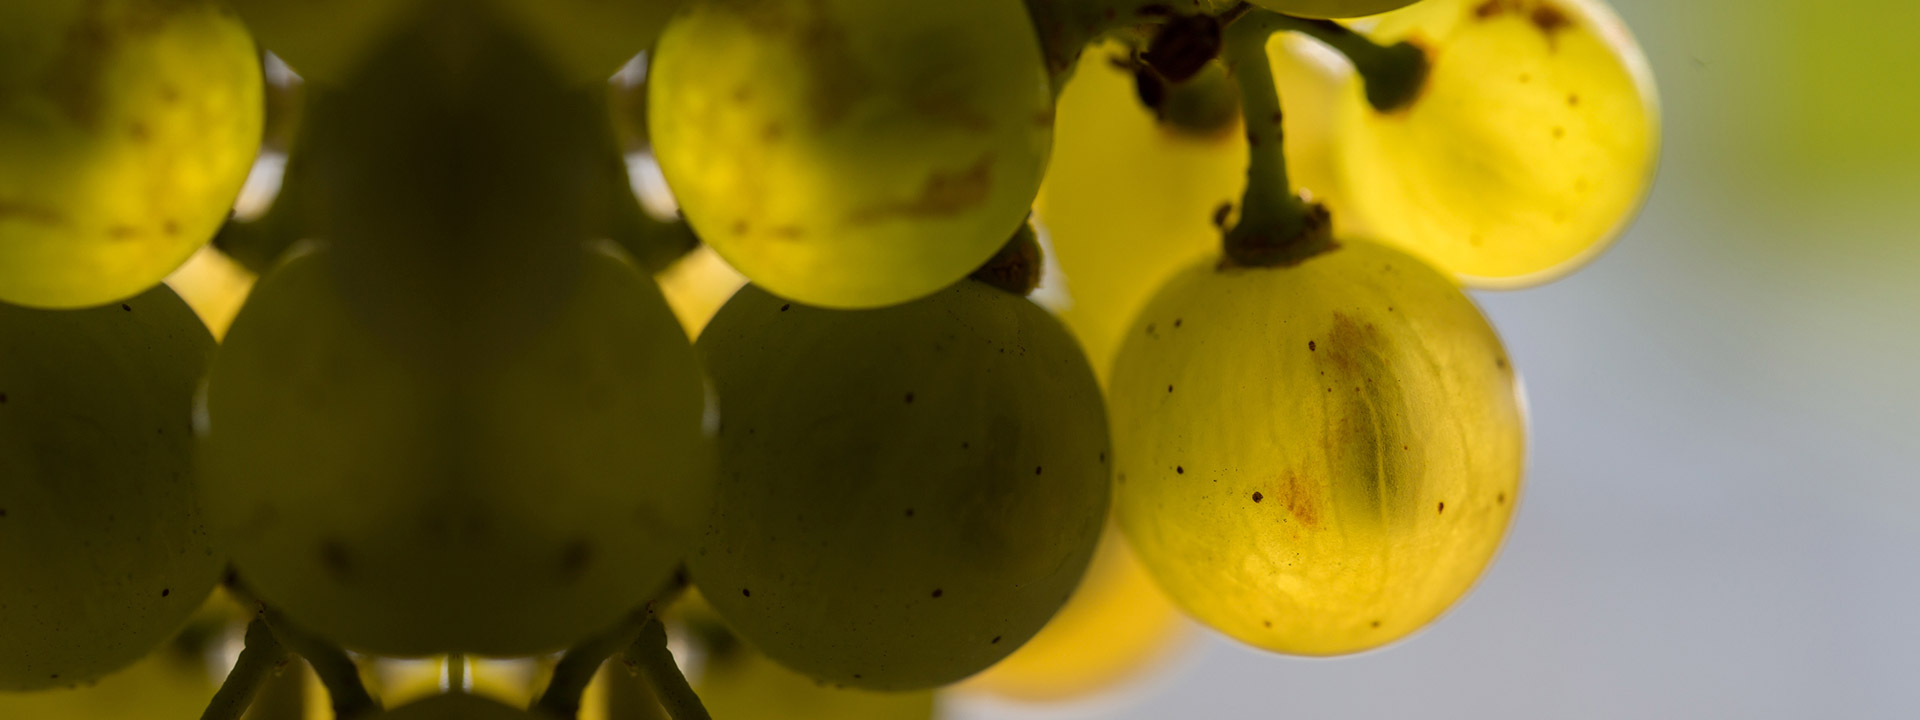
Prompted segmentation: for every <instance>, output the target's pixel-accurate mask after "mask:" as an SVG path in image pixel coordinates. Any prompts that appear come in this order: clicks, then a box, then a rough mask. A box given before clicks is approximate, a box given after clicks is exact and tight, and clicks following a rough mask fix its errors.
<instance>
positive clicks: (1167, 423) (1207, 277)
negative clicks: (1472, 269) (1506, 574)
mask: <svg viewBox="0 0 1920 720" xmlns="http://www.w3.org/2000/svg"><path fill="white" fill-rule="evenodd" d="M1112 401H1113V419H1114V449H1115V452H1117V453H1118V457H1119V463H1118V464H1117V466H1116V468H1115V469H1116V470H1117V472H1118V475H1117V484H1116V486H1115V488H1116V489H1115V498H1116V499H1115V505H1116V506H1117V507H1118V511H1119V512H1118V514H1119V519H1120V525H1121V529H1122V530H1124V531H1125V532H1126V534H1127V539H1128V540H1129V541H1131V542H1132V544H1133V547H1134V550H1135V551H1137V552H1138V553H1139V556H1140V559H1141V561H1142V562H1144V563H1145V564H1146V566H1147V568H1148V569H1149V570H1151V571H1152V572H1153V574H1154V577H1155V578H1156V579H1158V580H1159V581H1160V585H1161V587H1163V588H1165V589H1166V590H1167V592H1168V593H1169V594H1171V595H1172V596H1173V598H1174V600H1175V601H1176V602H1178V603H1179V604H1180V605H1181V606H1182V607H1184V608H1185V609H1186V610H1187V612H1188V613H1189V614H1191V615H1193V616H1194V617H1196V618H1198V619H1199V620H1201V621H1202V622H1205V623H1207V624H1208V625H1211V626H1213V627H1214V628H1215V629H1218V630H1220V631H1221V632H1223V633H1226V634H1227V635H1229V636H1231V637H1233V638H1235V639H1238V640H1240V641H1242V642H1246V643H1249V644H1252V645H1255V646H1258V647H1262V648H1266V649H1269V650H1275V651H1279V652H1287V653H1297V654H1303V655H1336V654H1341V653H1350V652H1357V651H1360V650H1366V649H1368V648H1372V647H1376V646H1379V645H1381V644H1384V643H1387V642H1391V641H1393V640H1395V639H1397V638H1400V637H1403V636H1405V635H1407V634H1408V633H1411V632H1413V631H1414V630H1416V629H1418V628H1420V627H1421V626H1423V625H1425V624H1426V623H1427V622H1429V621H1431V620H1433V619H1434V618H1435V617H1436V616H1438V615H1439V614H1440V613H1441V612H1442V611H1444V610H1446V609H1447V607H1448V606H1450V605H1452V604H1453V603H1454V601H1456V600H1457V599H1458V598H1459V597H1460V596H1461V595H1462V594H1464V593H1465V592H1466V590H1467V588H1468V587H1469V586H1470V585H1471V584H1472V583H1473V581H1474V579H1475V578H1477V577H1478V576H1479V575H1480V572H1481V570H1482V569H1484V568H1485V567H1486V566H1487V564H1488V562H1489V561H1490V560H1491V559H1492V557H1493V553H1494V551H1495V549H1496V548H1498V546H1499V544H1500V540H1501V538H1502V536H1503V535H1504V534H1505V533H1506V528H1507V523H1508V521H1509V519H1510V518H1511V517H1512V514H1513V508H1514V504H1515V502H1517V501H1518V500H1519V492H1520V476H1521V470H1522V465H1523V463H1524V455H1525V434H1526V433H1525V421H1524V419H1523V417H1522V414H1521V409H1520V403H1519V400H1518V395H1517V391H1516V388H1515V380H1514V374H1513V371H1512V369H1511V368H1510V367H1509V364H1508V361H1507V356H1506V351H1505V350H1504V349H1502V348H1501V345H1500V340H1499V338H1498V337H1496V336H1495V335H1494V332H1493V329H1492V328H1491V327H1489V326H1488V325H1487V322H1486V319H1485V318H1483V317H1482V316H1481V315H1480V312H1479V310H1478V309H1477V308H1475V307H1474V305H1473V303H1472V302H1471V301H1470V300H1468V299H1467V297H1466V296H1465V295H1464V294H1462V293H1461V292H1460V290H1459V289H1458V288H1457V287H1456V286H1455V285H1454V284H1453V283H1452V282H1451V281H1449V280H1448V279H1447V278H1446V277H1444V276H1442V275H1441V274H1439V273H1438V272H1437V271H1435V270H1433V269H1432V268H1429V267H1427V266H1426V265H1424V264H1423V263H1421V262H1420V261H1419V260H1417V259H1415V258H1413V257H1411V256H1408V255H1405V254H1403V253H1402V252H1400V251H1398V250H1393V249H1390V248H1388V247H1386V246H1381V245H1374V244H1371V243H1366V242H1352V241H1348V242H1343V243H1342V244H1340V245H1339V246H1338V247H1337V248H1336V249H1334V250H1331V251H1328V252H1326V253H1323V254H1320V255H1317V256H1314V257H1312V258H1309V259H1307V260H1305V261H1302V262H1301V263H1299V264H1297V265H1293V266H1288V267H1277V268H1255V269H1245V268H1231V267H1225V268H1223V267H1221V266H1220V265H1219V263H1218V262H1216V261H1207V262H1202V263H1199V264H1196V265H1194V266H1193V267H1190V268H1189V269H1187V270H1186V271H1184V272H1182V273H1181V274H1180V275H1178V276H1176V277H1175V278H1174V279H1173V280H1172V281H1171V282H1170V283H1168V284H1167V286H1166V287H1165V288H1163V289H1162V290H1161V291H1160V293H1159V294H1158V295H1157V296H1155V297H1154V299H1153V301H1152V303H1151V304H1149V305H1148V306H1147V309H1146V310H1145V311H1144V312H1143V313H1142V314H1141V316H1140V318H1139V320H1138V321H1137V322H1136V323H1135V326H1134V329H1133V330H1132V331H1130V333H1129V335H1128V337H1127V339H1126V344H1125V346H1124V347H1123V348H1122V350H1121V351H1120V356H1119V359H1118V361H1117V362H1116V363H1115V365H1114V377H1113V383H1112Z"/></svg>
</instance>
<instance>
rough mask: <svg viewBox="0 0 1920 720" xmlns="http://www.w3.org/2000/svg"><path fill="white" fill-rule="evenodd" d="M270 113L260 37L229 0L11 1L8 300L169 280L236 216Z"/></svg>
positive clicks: (5, 33) (3, 59)
mask: <svg viewBox="0 0 1920 720" xmlns="http://www.w3.org/2000/svg"><path fill="white" fill-rule="evenodd" d="M263 102H264V101H263V100H262V84H261V76H260V61H259V58H258V57H257V56H256V54H255V51H254V46H253V41H252V39H250V38H249V37H248V36H247V31H246V28H245V27H242V26H241V24H240V22H239V21H238V20H237V19H235V18H234V17H233V16H232V14H231V12H230V11H228V10H226V9H224V8H223V6H222V5H220V4H219V3H218V2H215V1H214V0H94V1H91V2H86V1H83V0H31V1H25V0H22V1H19V2H7V3H3V4H0V302H9V303H13V304H16V305H26V306H31V307H44V308H77V307H88V306H93V305H101V304H104V303H109V302H113V301H117V300H121V299H123V298H127V297H131V296H133V295H137V294H139V293H140V292H142V291H144V290H146V289H148V288H150V287H153V286H154V285H156V284H158V283H159V282H160V280H161V278H164V277H166V275H167V273H169V272H172V271H173V269H174V268H176V267H179V266H180V264H181V263H183V262H185V261H186V259H187V256H189V255H192V254H193V252H194V250H195V249H196V248H198V247H200V246H201V245H204V244H206V242H207V241H208V240H209V239H211V238H212V237H213V234H214V232H215V231H216V230H218V229H219V227H220V223H221V222H223V221H225V220H226V217H227V212H228V211H229V210H230V209H231V208H232V207H233V201H234V198H235V197H236V196H238V195H239V193H240V186H241V183H242V182H244V181H245V180H246V177H247V171H248V169H249V168H251V167H252V164H253V159H254V155H255V154H256V153H257V152H258V151H259V148H260V133H261V123H262V119H261V117H262V113H263V112H264V105H263Z"/></svg>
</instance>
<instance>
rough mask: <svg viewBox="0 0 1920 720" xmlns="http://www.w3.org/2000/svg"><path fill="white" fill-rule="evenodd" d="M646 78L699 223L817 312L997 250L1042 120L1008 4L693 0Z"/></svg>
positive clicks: (908, 292)
mask: <svg viewBox="0 0 1920 720" xmlns="http://www.w3.org/2000/svg"><path fill="white" fill-rule="evenodd" d="M647 82H648V93H649V96H648V102H647V112H648V115H649V126H650V129H651V131H652V136H653V140H654V143H655V144H654V147H655V151H656V152H657V153H658V155H659V159H660V165H661V168H662V170H663V171H664V172H665V174H666V178H667V181H668V184H669V185H671V186H672V187H673V191H674V194H675V196H676V197H677V198H678V199H679V201H680V205H681V210H682V211H683V212H684V213H685V214H686V217H687V220H688V221H689V222H691V223H692V224H693V228H694V230H695V231H697V232H698V233H699V235H700V237H701V238H702V239H704V240H706V241H707V242H708V243H709V244H711V245H713V247H714V248H715V249H716V250H718V251H719V252H720V254H721V256H723V257H725V258H726V259H727V262H729V263H732V264H733V265H734V267H737V268H739V269H740V271H741V272H742V273H743V274H745V275H746V276H747V277H749V278H752V279H753V280H754V282H755V283H756V284H758V285H760V286H761V287H764V288H766V289H767V290H768V291H771V292H773V293H776V294H779V295H780V296H782V297H787V298H791V299H794V300H798V301H800V302H805V303H810V304H813V305H817V306H821V307H834V308H864V307H880V306H886V305H892V304H897V303H901V302H905V301H908V300H912V299H915V298H919V297H923V296H926V295H929V294H932V293H934V292H936V291H938V290H940V289H941V288H944V287H946V286H948V285H951V284H952V283H954V282H955V281H957V280H959V279H960V278H962V277H965V276H966V275H967V273H970V272H972V271H973V270H974V269H975V268H977V267H979V266H980V264H981V263H982V262H984V261H986V259H987V258H989V257H992V256H993V254H994V252H995V251H997V250H999V249H1000V246H1001V245H1002V244H1003V243H1005V242H1006V239H1007V238H1008V237H1009V236H1011V235H1012V234H1013V232H1014V230H1015V229H1017V228H1018V227H1019V226H1020V224H1021V222H1023V221H1024V219H1025V218H1026V215H1027V212H1028V208H1029V206H1030V205H1031V203H1032V201H1033V196H1034V192H1035V191H1036V190H1037V189H1038V187H1039V185H1040V176H1041V174H1042V172H1043V170H1044V169H1045V165H1046V159H1047V152H1048V146H1049V144H1050V142H1051V135H1052V128H1053V109H1052V93H1051V91H1050V90H1049V85H1048V80H1047V74H1046V71H1045V69H1044V68H1043V66H1042V64H1041V59H1040V48H1039V43H1038V41H1037V40H1036V39H1035V37H1034V32H1033V27H1032V23H1031V22H1030V21H1029V20H1028V18H1027V14H1026V9H1025V6H1024V5H1023V4H1022V3H1021V2H1019V1H1018V0H971V1H970V2H933V3H903V2H895V1H894V0H818V1H811V0H732V1H728V2H720V1H717V0H704V1H702V2H695V3H692V4H691V5H689V7H688V8H687V10H686V11H685V12H683V13H681V14H680V15H677V16H675V18H674V19H673V21H671V22H670V23H669V24H668V26H667V29H666V31H665V32H664V33H663V34H662V36H661V38H660V42H659V45H658V46H657V48H656V49H655V51H654V55H653V58H652V64H651V76H650V77H649V78H648V81H647Z"/></svg>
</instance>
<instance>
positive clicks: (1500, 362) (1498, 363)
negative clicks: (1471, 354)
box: [1493, 357, 1507, 370]
mask: <svg viewBox="0 0 1920 720" xmlns="http://www.w3.org/2000/svg"><path fill="white" fill-rule="evenodd" d="M1493 366H1494V367H1497V368H1500V369H1501V370H1505V369H1507V359H1506V358H1503V357H1497V358H1494V359H1493Z"/></svg>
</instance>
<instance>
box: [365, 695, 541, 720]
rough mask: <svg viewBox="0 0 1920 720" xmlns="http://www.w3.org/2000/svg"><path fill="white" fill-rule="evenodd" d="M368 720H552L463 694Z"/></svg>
mask: <svg viewBox="0 0 1920 720" xmlns="http://www.w3.org/2000/svg"><path fill="white" fill-rule="evenodd" d="M368 720H555V719H554V718H553V717H552V716H550V715H542V714H538V713H534V712H533V711H530V710H521V709H518V708H513V707H509V706H506V705H502V704H500V703H498V702H494V701H492V700H488V699H486V698H483V697H478V696H474V695H468V694H466V693H458V692H456V693H449V694H446V695H435V696H433V697H430V698H427V699H425V700H421V701H420V702H416V703H413V704H411V705H407V706H405V707H401V708H397V709H394V710H389V711H387V712H383V713H379V714H376V715H374V716H372V717H370V718H368Z"/></svg>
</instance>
